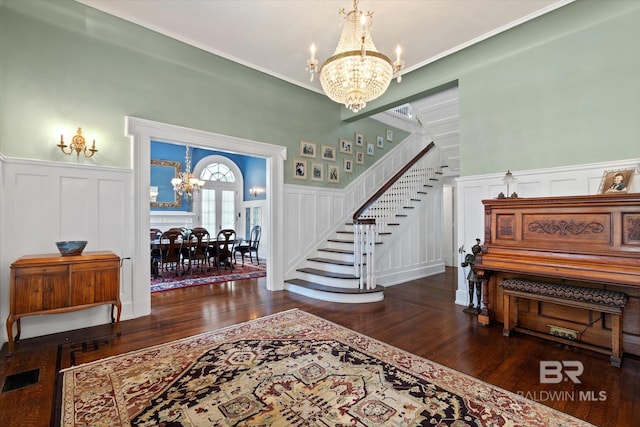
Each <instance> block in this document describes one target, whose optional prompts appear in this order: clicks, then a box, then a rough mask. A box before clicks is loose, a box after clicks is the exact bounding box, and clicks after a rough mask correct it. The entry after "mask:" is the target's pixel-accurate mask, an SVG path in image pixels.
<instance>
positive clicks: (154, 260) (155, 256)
mask: <svg viewBox="0 0 640 427" xmlns="http://www.w3.org/2000/svg"><path fill="white" fill-rule="evenodd" d="M160 236H162V230H160V229H159V228H150V229H149V240H150V241H151V242H152V243H153V242H154V241H156V240H158V239H159V238H160ZM150 251H151V276H152V277H153V278H156V277H158V260H159V259H160V249H158V248H151V249H150Z"/></svg>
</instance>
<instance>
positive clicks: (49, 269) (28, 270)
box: [13, 265, 69, 277]
mask: <svg viewBox="0 0 640 427" xmlns="http://www.w3.org/2000/svg"><path fill="white" fill-rule="evenodd" d="M67 271H69V266H67V265H42V266H38V267H20V268H15V269H14V270H13V272H14V273H13V274H15V276H16V277H20V276H32V275H49V274H54V275H58V274H61V273H66V272H67Z"/></svg>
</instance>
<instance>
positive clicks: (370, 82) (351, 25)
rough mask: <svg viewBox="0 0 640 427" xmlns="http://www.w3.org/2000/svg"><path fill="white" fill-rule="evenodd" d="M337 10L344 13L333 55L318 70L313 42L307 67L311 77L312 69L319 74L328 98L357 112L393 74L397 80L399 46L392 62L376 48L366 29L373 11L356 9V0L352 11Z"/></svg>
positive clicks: (398, 73)
mask: <svg viewBox="0 0 640 427" xmlns="http://www.w3.org/2000/svg"><path fill="white" fill-rule="evenodd" d="M339 13H340V14H343V15H346V17H345V24H344V28H343V30H342V35H341V36H340V41H339V42H338V46H337V47H336V50H335V52H334V54H333V56H332V57H330V58H329V59H327V60H326V61H325V62H324V64H322V67H320V69H319V70H318V60H317V59H316V57H315V54H316V46H315V44H312V45H311V49H310V51H311V58H310V59H309V60H307V69H308V70H309V72H310V73H311V80H312V81H313V74H314V73H316V72H317V73H318V74H319V75H320V84H321V85H322V89H323V90H324V92H325V93H326V94H327V96H328V97H329V98H330V99H331V100H333V101H335V102H338V103H341V104H344V105H345V107H347V108H348V109H350V110H351V111H353V112H354V113H357V112H358V111H360V110H361V109H363V108H364V107H365V106H366V105H367V102H368V101H371V100H374V99H376V98H378V97H379V96H380V95H382V94H383V93H384V92H385V91H386V90H387V88H388V87H389V83H391V79H392V78H393V77H394V75H395V76H397V79H398V83H400V81H401V80H402V77H401V75H400V71H401V70H402V69H403V68H404V61H402V60H401V59H400V53H401V52H402V51H401V49H400V46H398V48H397V49H396V61H395V62H393V63H392V62H391V60H390V59H389V58H388V57H387V56H386V55H383V54H382V53H380V52H378V50H377V49H376V46H375V45H374V44H373V39H372V38H371V33H370V31H369V28H370V27H371V23H372V18H373V12H367V13H364V12H362V11H360V10H358V0H353V10H352V11H350V12H348V13H347V12H346V11H345V10H344V9H342V8H341V9H340V11H339Z"/></svg>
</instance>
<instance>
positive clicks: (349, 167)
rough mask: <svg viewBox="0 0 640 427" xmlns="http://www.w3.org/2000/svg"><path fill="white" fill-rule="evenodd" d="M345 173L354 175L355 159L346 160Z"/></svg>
mask: <svg viewBox="0 0 640 427" xmlns="http://www.w3.org/2000/svg"><path fill="white" fill-rule="evenodd" d="M344 171H345V172H346V173H353V159H350V158H346V159H344Z"/></svg>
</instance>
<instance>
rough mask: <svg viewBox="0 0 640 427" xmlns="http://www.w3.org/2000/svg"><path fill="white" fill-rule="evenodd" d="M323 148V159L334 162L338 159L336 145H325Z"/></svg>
mask: <svg viewBox="0 0 640 427" xmlns="http://www.w3.org/2000/svg"><path fill="white" fill-rule="evenodd" d="M321 149H322V151H321V153H320V158H321V159H322V160H331V161H332V162H335V161H336V147H333V146H331V145H323V146H322V147H321Z"/></svg>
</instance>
